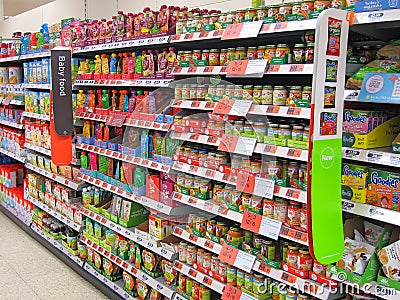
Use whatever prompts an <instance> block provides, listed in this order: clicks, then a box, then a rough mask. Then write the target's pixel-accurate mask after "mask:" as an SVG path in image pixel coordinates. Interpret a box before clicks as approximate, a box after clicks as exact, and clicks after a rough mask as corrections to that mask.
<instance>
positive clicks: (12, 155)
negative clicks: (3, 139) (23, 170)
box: [0, 148, 26, 163]
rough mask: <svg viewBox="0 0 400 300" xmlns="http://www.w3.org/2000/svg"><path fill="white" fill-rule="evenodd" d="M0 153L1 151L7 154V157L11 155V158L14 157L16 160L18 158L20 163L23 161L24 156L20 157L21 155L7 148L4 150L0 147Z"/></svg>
mask: <svg viewBox="0 0 400 300" xmlns="http://www.w3.org/2000/svg"><path fill="white" fill-rule="evenodd" d="M0 153H3V154H5V155H7V156H9V157H12V158H14V159H16V160H18V161H20V162H22V163H25V160H26V157H21V156H19V155H17V154H15V153H14V152H11V151H8V150H6V149H4V148H0Z"/></svg>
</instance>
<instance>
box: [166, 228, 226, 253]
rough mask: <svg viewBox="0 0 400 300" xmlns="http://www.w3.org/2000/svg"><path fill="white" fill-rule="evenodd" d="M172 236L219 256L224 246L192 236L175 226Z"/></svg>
mask: <svg viewBox="0 0 400 300" xmlns="http://www.w3.org/2000/svg"><path fill="white" fill-rule="evenodd" d="M172 234H173V235H175V236H177V237H179V238H181V239H184V240H185V241H188V242H190V243H192V244H195V245H196V246H199V247H201V248H203V249H207V250H209V251H211V252H213V253H215V254H219V253H220V252H221V250H222V246H221V245H220V244H217V243H214V242H213V241H210V240H208V239H206V238H202V237H198V236H196V235H193V234H190V233H189V232H188V231H187V230H186V229H184V228H181V227H178V226H175V228H174V231H173V233H172Z"/></svg>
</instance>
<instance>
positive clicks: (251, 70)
mask: <svg viewBox="0 0 400 300" xmlns="http://www.w3.org/2000/svg"><path fill="white" fill-rule="evenodd" d="M267 63H268V61H267V60H266V59H254V60H249V63H248V65H247V68H246V72H245V74H246V75H257V77H263V76H264V73H265V68H266V67H267Z"/></svg>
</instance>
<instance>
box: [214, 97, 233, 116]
mask: <svg viewBox="0 0 400 300" xmlns="http://www.w3.org/2000/svg"><path fill="white" fill-rule="evenodd" d="M234 104H235V100H230V99H221V100H220V101H219V102H218V103H217V105H216V106H215V107H214V110H213V113H214V114H221V115H228V114H229V113H230V111H231V109H232V107H233V105H234Z"/></svg>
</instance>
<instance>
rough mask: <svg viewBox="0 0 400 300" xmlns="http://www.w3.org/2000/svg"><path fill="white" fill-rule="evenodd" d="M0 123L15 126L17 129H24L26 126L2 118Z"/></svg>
mask: <svg viewBox="0 0 400 300" xmlns="http://www.w3.org/2000/svg"><path fill="white" fill-rule="evenodd" d="M0 124H1V125H5V126H9V127H13V128H17V129H23V128H24V124H18V123H15V122H10V121H6V120H0Z"/></svg>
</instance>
